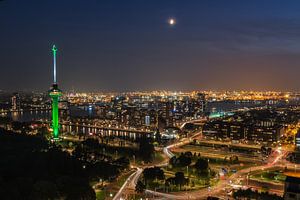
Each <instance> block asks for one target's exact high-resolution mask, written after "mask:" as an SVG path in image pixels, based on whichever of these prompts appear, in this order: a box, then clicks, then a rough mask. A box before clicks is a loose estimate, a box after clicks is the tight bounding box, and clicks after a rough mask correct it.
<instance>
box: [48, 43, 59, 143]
mask: <svg viewBox="0 0 300 200" xmlns="http://www.w3.org/2000/svg"><path fill="white" fill-rule="evenodd" d="M56 52H57V48H56V47H55V45H53V48H52V53H53V84H52V88H51V89H50V91H49V95H50V97H51V99H52V126H51V128H52V130H53V139H59V128H60V125H59V110H58V101H59V97H60V96H61V95H62V92H61V90H60V89H58V84H57V80H56Z"/></svg>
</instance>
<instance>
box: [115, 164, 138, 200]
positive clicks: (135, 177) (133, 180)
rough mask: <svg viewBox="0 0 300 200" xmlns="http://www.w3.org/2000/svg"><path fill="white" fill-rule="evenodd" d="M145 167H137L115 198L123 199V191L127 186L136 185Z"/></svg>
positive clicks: (116, 199) (117, 199)
mask: <svg viewBox="0 0 300 200" xmlns="http://www.w3.org/2000/svg"><path fill="white" fill-rule="evenodd" d="M142 172H143V169H142V168H137V170H136V171H135V172H134V173H132V174H131V175H130V176H129V177H128V178H127V179H126V181H125V182H124V184H123V185H122V187H121V188H120V190H119V191H118V193H117V194H116V195H115V196H114V198H113V200H121V199H124V198H123V197H122V195H123V191H124V190H125V188H126V187H127V186H129V187H135V185H136V183H137V181H138V180H139V177H140V175H141V174H142Z"/></svg>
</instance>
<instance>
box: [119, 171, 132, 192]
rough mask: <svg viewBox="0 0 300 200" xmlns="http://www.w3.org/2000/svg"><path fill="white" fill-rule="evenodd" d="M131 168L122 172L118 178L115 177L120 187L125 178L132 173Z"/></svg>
mask: <svg viewBox="0 0 300 200" xmlns="http://www.w3.org/2000/svg"><path fill="white" fill-rule="evenodd" d="M133 172H134V171H133V170H130V171H128V172H126V173H124V174H122V175H121V176H120V177H119V178H117V181H116V182H117V186H119V187H120V188H121V187H122V185H123V184H124V183H125V181H126V180H127V178H128V177H129V176H130V175H131V174H132V173H133Z"/></svg>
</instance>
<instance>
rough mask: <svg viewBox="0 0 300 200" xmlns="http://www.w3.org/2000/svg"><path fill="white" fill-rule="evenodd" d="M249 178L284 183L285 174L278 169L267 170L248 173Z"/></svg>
mask: <svg viewBox="0 0 300 200" xmlns="http://www.w3.org/2000/svg"><path fill="white" fill-rule="evenodd" d="M250 178H251V179H254V180H259V181H266V182H275V183H284V181H285V178H286V176H285V175H284V174H283V172H282V171H280V170H268V171H262V172H260V173H256V174H253V175H250Z"/></svg>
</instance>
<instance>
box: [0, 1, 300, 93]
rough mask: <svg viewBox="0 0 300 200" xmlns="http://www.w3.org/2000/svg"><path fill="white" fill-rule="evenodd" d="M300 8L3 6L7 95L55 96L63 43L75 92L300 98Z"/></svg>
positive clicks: (63, 63) (65, 80)
mask: <svg viewBox="0 0 300 200" xmlns="http://www.w3.org/2000/svg"><path fill="white" fill-rule="evenodd" d="M33 3H34V4H33ZM298 7H299V3H298V2H290V3H289V4H283V2H282V1H272V3H270V2H268V1H251V2H243V3H242V2H236V1H232V2H228V1H226V2H225V1H216V2H210V1H201V2H197V1H191V2H190V3H184V2H181V1H172V2H168V1H164V2H160V1H151V2H146V3H145V2H138V1H129V2H128V1H126V2H122V1H112V2H96V1H93V2H89V3H86V2H85V3H83V2H81V1H74V2H72V4H69V3H66V2H59V1H51V2H37V1H27V2H18V3H16V2H15V1H10V0H6V1H1V3H0V10H1V12H0V16H1V18H2V19H5V20H3V21H1V26H2V27H4V28H3V31H2V32H1V35H2V37H1V38H0V42H1V47H0V48H1V51H2V54H0V59H1V61H2V63H1V69H2V71H3V74H5V76H3V77H2V78H1V80H0V85H1V88H0V89H2V90H8V91H15V90H18V91H20V90H21V91H22V90H27V91H28V90H38V91H45V88H49V87H48V85H49V83H50V82H51V76H49V74H50V73H51V69H52V68H51V64H50V63H51V59H50V58H49V57H48V53H49V52H47V50H48V49H49V46H52V45H53V44H54V43H55V44H57V46H58V48H59V49H60V51H61V52H60V53H61V56H60V57H59V60H58V62H59V63H60V64H59V65H58V70H59V76H58V82H59V84H60V85H62V86H63V88H62V89H63V90H65V91H68V90H69V91H70V90H72V88H76V90H78V91H116V92H123V91H143V90H147V91H152V90H171V91H192V90H259V91H266V90H275V91H279V90H282V91H299V90H300V87H299V85H300V81H299V79H298V74H299V73H300V70H299V69H298V68H297V66H298V65H299V64H300V60H299V58H298V57H299V56H298V54H299V52H300V49H299V47H298V45H297V42H299V41H300V38H299V37H298V35H299V34H298V32H299V30H300V29H299V28H300V26H299V19H300V16H299V14H298V12H297V8H298ZM49 8H51V9H49ZM36 16H39V17H36ZM171 19H173V20H174V22H175V23H174V24H173V23H172V24H171V23H170V20H171ZM11 77H14V79H12V78H11Z"/></svg>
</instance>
